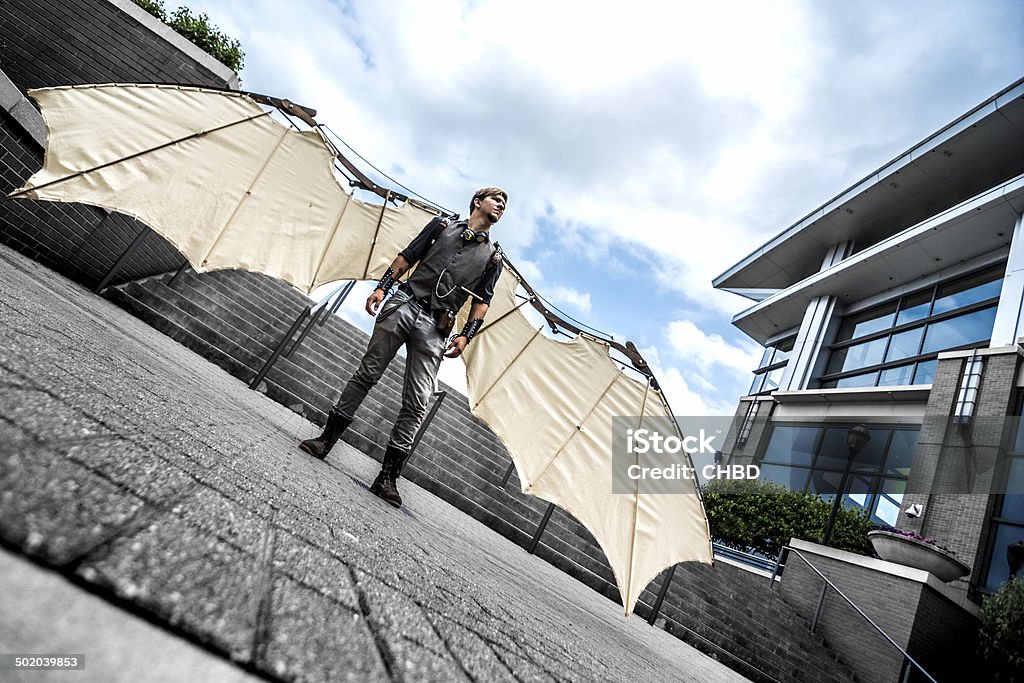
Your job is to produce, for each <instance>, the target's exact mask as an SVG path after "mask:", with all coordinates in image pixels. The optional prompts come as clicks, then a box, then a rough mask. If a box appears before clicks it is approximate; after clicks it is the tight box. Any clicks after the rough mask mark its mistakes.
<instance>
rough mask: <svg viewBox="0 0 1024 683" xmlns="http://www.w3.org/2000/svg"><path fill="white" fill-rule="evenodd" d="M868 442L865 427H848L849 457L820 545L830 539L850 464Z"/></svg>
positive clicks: (869, 434) (868, 433)
mask: <svg viewBox="0 0 1024 683" xmlns="http://www.w3.org/2000/svg"><path fill="white" fill-rule="evenodd" d="M870 440H871V432H870V431H869V430H868V428H867V426H866V425H863V424H859V425H857V426H856V427H850V431H849V432H847V434H846V449H847V451H848V452H849V455H848V456H847V459H846V467H844V468H843V478H842V479H841V480H840V481H839V491H837V492H836V498H835V500H834V501H832V510H831V511H830V512H829V513H828V522H827V523H826V524H825V534H824V535H823V536H822V537H821V544H822V545H828V542H829V539H831V538H832V527H833V526H834V525H835V523H836V515H837V514H838V513H839V506H840V505H841V504H842V502H843V494H844V493H845V492H846V481H847V479H848V478H849V476H850V463H851V462H852V461H853V459H854V458H855V457H857V454H858V453H860V452H861V451H862V450H863V449H864V446H866V445H867V443H868V441H870Z"/></svg>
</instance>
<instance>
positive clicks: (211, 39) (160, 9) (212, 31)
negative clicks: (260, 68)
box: [134, 0, 245, 72]
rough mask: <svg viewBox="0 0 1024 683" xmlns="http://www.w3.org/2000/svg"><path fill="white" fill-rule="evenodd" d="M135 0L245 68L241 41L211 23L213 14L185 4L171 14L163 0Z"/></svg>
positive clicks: (219, 57) (228, 61)
mask: <svg viewBox="0 0 1024 683" xmlns="http://www.w3.org/2000/svg"><path fill="white" fill-rule="evenodd" d="M134 2H135V4H136V5H138V6H139V7H141V8H142V9H144V10H146V11H147V12H149V13H150V14H152V15H153V16H154V17H156V18H157V19H159V20H160V21H162V22H164V23H165V24H167V25H168V26H170V27H171V28H173V29H174V30H175V31H177V32H178V33H179V34H181V35H182V36H184V37H185V38H188V39H189V40H190V41H192V43H194V44H195V45H196V47H198V48H199V49H201V50H203V51H204V52H206V54H208V55H210V56H211V57H213V58H214V59H216V60H217V61H219V62H221V63H222V64H224V65H225V66H227V67H228V68H230V69H231V70H232V71H236V72H237V71H241V70H242V65H243V64H244V62H245V53H244V52H242V48H241V43H239V42H238V40H235V39H233V38H229V37H228V36H226V35H224V34H223V33H221V31H220V29H218V28H217V27H216V26H214V25H212V24H211V23H210V18H209V17H208V16H206V15H205V14H202V13H200V14H198V15H196V14H192V10H190V9H189V8H187V7H184V6H181V7H178V9H176V10H174V12H173V13H171V14H170V15H168V14H167V10H165V9H164V3H163V0H134Z"/></svg>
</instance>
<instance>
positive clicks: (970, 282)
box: [932, 266, 1003, 315]
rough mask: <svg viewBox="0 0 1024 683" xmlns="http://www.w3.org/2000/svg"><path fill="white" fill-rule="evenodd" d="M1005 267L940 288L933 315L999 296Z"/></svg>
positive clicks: (977, 274)
mask: <svg viewBox="0 0 1024 683" xmlns="http://www.w3.org/2000/svg"><path fill="white" fill-rule="evenodd" d="M1002 274H1003V267H1002V266H1000V267H999V268H991V269H989V270H986V271H982V272H980V273H976V274H974V275H971V276H968V277H965V278H963V279H962V280H957V281H955V282H950V283H947V284H944V285H940V286H939V290H938V292H936V294H935V307H934V308H933V309H932V315H938V314H939V313H945V312H946V311H952V310H955V309H957V308H963V307H964V306H970V305H971V304H976V303H978V302H979V301H985V300H987V299H992V298H994V297H997V296H999V290H1000V289H1001V288H1002V286H1003V279H1002Z"/></svg>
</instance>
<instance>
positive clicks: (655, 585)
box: [105, 271, 853, 681]
mask: <svg viewBox="0 0 1024 683" xmlns="http://www.w3.org/2000/svg"><path fill="white" fill-rule="evenodd" d="M170 281H171V276H170V275H165V276H159V277H154V278H149V279H147V280H144V281H138V282H131V283H128V284H125V285H121V286H118V287H116V288H110V289H108V290H106V292H105V296H106V297H107V298H108V299H110V300H111V301H113V302H114V303H116V304H117V305H119V306H121V307H122V308H124V309H126V310H127V311H129V312H131V313H132V314H134V315H135V316H137V317H139V318H141V319H142V320H144V321H145V322H147V323H148V324H150V325H151V326H153V327H154V328H156V329H158V330H160V331H161V332H163V333H164V334H166V335H168V336H170V337H171V338H173V339H175V340H176V341H178V342H179V343H181V344H183V345H184V346H186V347H187V348H189V349H191V350H193V351H195V352H196V353H198V354H200V355H202V356H203V357H204V358H206V359H207V360H209V361H211V362H213V363H215V364H216V365H218V366H220V367H221V368H223V369H224V370H226V371H227V372H229V373H230V374H232V375H234V376H235V377H238V378H239V379H241V380H242V381H244V382H246V383H249V382H251V381H252V380H253V378H254V377H256V375H257V374H258V373H259V371H260V369H261V368H262V367H263V365H264V363H265V361H266V360H267V359H268V358H269V357H270V356H271V354H272V352H273V349H274V348H275V347H276V346H277V344H278V342H279V341H280V340H281V339H282V338H283V337H284V336H285V335H286V334H287V332H288V330H289V329H290V328H291V326H292V324H293V323H294V322H295V320H296V318H298V317H299V316H300V315H301V314H302V312H303V311H304V310H305V308H306V307H307V306H309V305H310V304H311V301H310V300H309V299H308V298H307V297H306V296H305V295H304V294H302V293H301V292H299V291H298V290H296V289H294V288H292V287H290V286H288V285H286V284H283V283H281V282H279V281H277V280H274V279H272V278H270V277H267V276H263V275H259V274H254V273H248V272H245V271H219V272H213V273H205V274H201V275H198V274H195V273H191V272H187V273H185V274H183V275H182V276H181V277H179V278H177V280H176V281H174V282H173V285H169V284H168V283H169V282H170ZM307 324H308V322H307ZM301 332H302V328H300V330H299V331H298V332H297V333H296V334H295V337H298V336H299V334H301ZM366 341H367V337H366V335H365V334H364V333H363V332H362V331H360V330H358V329H357V328H355V327H353V326H352V325H350V324H348V323H347V322H345V321H344V320H341V319H340V318H338V317H336V316H330V317H329V318H328V319H326V320H325V321H324V324H323V325H315V326H314V327H313V328H312V329H311V330H310V331H309V333H308V334H307V336H306V337H305V339H304V341H303V343H302V344H301V345H300V346H298V347H297V348H296V349H295V350H294V351H293V352H292V353H291V354H290V355H284V354H283V355H282V356H281V357H280V358H279V359H278V360H277V361H276V363H275V364H274V366H273V367H272V368H271V369H270V371H269V372H268V373H267V374H266V376H265V378H264V379H263V381H262V382H261V383H260V385H259V386H258V387H257V390H259V391H261V392H263V393H264V394H266V396H268V397H269V398H271V399H273V400H275V401H277V402H279V403H281V404H283V405H286V406H288V407H289V408H291V409H292V410H294V411H295V412H297V413H299V414H301V415H303V416H305V417H306V418H308V419H310V420H311V421H313V422H316V423H317V424H323V423H324V421H325V419H326V412H327V410H328V409H329V408H330V406H331V405H333V403H334V402H335V400H336V399H337V397H338V394H339V392H340V389H341V386H342V384H343V383H344V381H346V380H347V379H348V377H349V375H350V374H351V373H352V371H353V370H355V366H356V363H357V362H358V360H359V358H360V357H361V355H362V352H363V351H364V350H365V347H366ZM286 348H288V347H286ZM404 369H405V368H404V359H403V358H402V357H401V356H399V357H398V358H396V359H395V362H393V363H392V364H391V366H390V367H389V368H388V370H387V372H386V373H385V375H384V377H383V378H382V379H381V381H380V383H379V384H378V386H377V387H375V388H374V389H373V390H372V391H371V392H370V394H369V395H368V396H367V399H366V401H365V403H364V404H363V407H362V408H361V409H360V411H359V414H358V415H357V416H356V420H355V421H354V422H353V424H352V426H351V427H350V428H349V429H348V430H347V431H346V433H345V435H344V437H343V438H344V440H345V441H347V442H348V443H350V444H352V445H354V446H355V447H357V448H358V449H360V450H361V451H363V452H365V453H367V454H369V455H370V456H371V457H374V458H376V459H378V460H379V459H380V458H381V456H382V454H383V450H384V445H385V444H386V442H387V438H388V433H389V431H390V428H391V424H392V421H393V419H394V416H395V415H396V414H397V412H398V408H399V405H400V396H401V384H402V377H403V373H404ZM442 388H443V389H447V390H448V395H447V396H446V397H445V399H444V401H443V403H442V404H441V407H440V410H439V411H438V412H437V415H436V416H435V418H434V420H433V422H432V423H431V425H430V427H429V428H428V429H427V430H426V432H425V433H424V435H423V438H422V441H421V442H420V444H419V446H418V447H417V449H416V452H415V454H414V455H413V457H412V458H411V459H410V461H409V463H408V465H407V466H406V469H405V472H404V473H403V476H407V477H408V478H409V479H410V480H411V481H412V482H414V483H415V484H416V485H418V486H420V487H422V488H424V489H426V490H428V491H430V492H432V493H434V494H435V495H437V496H438V497H440V498H442V499H444V500H446V501H447V502H449V503H450V504H451V505H453V506H455V507H456V508H458V509H459V510H461V511H463V512H464V513H466V514H468V515H470V516H471V517H473V518H474V519H476V520H478V521H480V522H481V523H483V524H485V525H486V526H488V527H490V528H491V529H493V530H494V531H496V532H498V533H500V534H501V535H503V536H505V537H506V538H508V539H510V540H512V541H513V542H515V543H516V544H518V545H520V546H523V547H526V546H528V545H529V543H530V541H531V539H532V537H533V535H534V533H535V531H536V530H537V528H538V524H539V523H540V520H541V518H542V517H543V515H544V512H545V510H546V509H547V503H546V502H545V501H542V500H540V499H538V498H534V497H532V496H526V495H524V494H522V493H520V491H519V481H518V478H517V476H516V474H515V472H513V473H512V476H511V478H510V479H509V481H508V484H507V486H506V487H502V486H501V480H502V478H503V476H504V474H505V472H506V470H507V469H508V466H509V464H510V462H511V460H510V457H509V455H508V452H507V450H506V449H505V447H504V445H503V444H502V443H501V442H500V441H499V440H498V439H497V437H495V436H494V434H493V433H491V432H490V430H488V429H487V427H486V426H485V425H484V424H483V423H482V422H480V420H478V419H477V418H476V417H474V416H473V415H472V414H471V413H470V412H469V406H468V403H467V401H466V399H465V397H463V396H461V395H460V394H459V393H457V392H455V391H453V390H451V389H450V388H449V387H444V386H443V387H442ZM305 436H308V435H299V434H296V444H297V442H298V440H299V439H300V438H303V437H305ZM328 457H330V456H328ZM535 552H536V554H537V555H538V556H539V557H541V558H543V559H544V560H546V561H548V562H550V563H551V564H553V565H554V566H556V567H558V568H559V569H561V570H562V571H564V572H566V573H568V574H570V575H571V576H573V577H574V578H576V579H578V580H580V581H582V582H583V583H585V584H586V585H588V586H590V587H591V588H593V589H594V590H596V591H598V592H599V593H601V594H602V595H604V596H606V597H608V598H609V599H611V600H613V601H616V602H618V601H619V596H618V589H617V588H616V586H615V582H614V578H613V576H612V572H611V568H610V567H609V566H608V564H607V562H606V560H605V558H604V554H603V553H602V552H601V550H600V548H599V547H598V545H597V543H596V542H595V541H594V539H593V536H591V534H590V533H589V532H588V531H587V530H586V529H585V528H583V526H582V525H580V524H579V523H578V522H576V520H575V519H573V518H572V517H570V516H568V515H567V514H565V513H564V512H563V511H562V510H560V509H558V508H556V509H555V511H554V513H553V514H552V515H551V519H550V521H549V523H548V525H547V527H546V529H545V531H544V533H543V535H542V536H541V538H540V542H539V544H538V545H537V548H536V551H535ZM664 578H665V574H663V575H662V576H660V577H658V579H657V580H655V581H654V582H652V583H651V585H650V586H649V587H648V590H646V591H645V592H644V593H643V594H642V595H641V597H640V601H639V602H638V604H637V607H636V615H637V616H639V617H641V618H646V617H647V616H648V615H649V614H650V613H651V609H652V608H651V606H652V605H653V604H654V603H655V601H656V596H657V594H658V591H659V590H660V588H661V586H662V582H663V580H664ZM767 587H768V579H767V578H766V577H764V576H763V575H761V574H757V573H752V572H750V571H747V570H745V569H741V568H738V567H736V566H733V565H731V564H726V563H724V562H721V561H719V562H717V563H716V564H715V566H714V567H708V566H706V565H696V564H691V563H687V564H680V565H677V567H676V570H675V577H674V579H673V580H672V582H671V585H670V586H669V590H668V592H667V595H666V597H665V599H664V602H663V604H662V606H661V609H660V613H659V614H660V615H659V617H658V621H657V624H658V625H659V626H662V627H663V628H665V630H667V631H669V632H671V633H673V634H675V635H677V636H678V637H680V638H682V639H683V640H685V641H687V642H689V643H690V644H692V645H694V646H695V647H697V648H698V649H700V650H702V651H704V652H706V653H708V654H710V655H712V656H714V657H716V658H718V659H720V660H721V661H722V662H723V663H724V664H726V665H728V666H730V667H732V668H733V669H735V670H736V671H738V672H740V673H742V674H743V675H745V676H747V677H748V678H751V679H752V680H757V681H775V680H777V681H790V680H800V681H845V680H852V679H853V675H852V673H851V671H850V669H849V668H848V667H846V666H845V665H843V664H842V663H840V662H838V661H837V660H836V658H835V656H834V655H833V654H832V653H831V651H830V650H828V649H827V648H826V647H825V646H824V645H823V643H822V642H821V639H820V638H818V637H816V636H813V635H812V634H810V633H809V632H808V628H807V623H806V621H805V620H803V619H801V618H799V617H796V616H795V615H794V611H793V608H792V607H790V606H789V605H788V604H786V603H785V602H784V601H782V600H781V598H779V597H778V596H777V595H776V594H775V593H774V592H769V591H768V590H767Z"/></svg>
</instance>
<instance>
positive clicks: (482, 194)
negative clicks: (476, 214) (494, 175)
mask: <svg viewBox="0 0 1024 683" xmlns="http://www.w3.org/2000/svg"><path fill="white" fill-rule="evenodd" d="M498 195H501V197H502V199H504V200H505V203H506V204H507V203H508V192H505V190H503V189H501V188H500V187H481V188H480V189H479V190H477V191H476V192H474V193H473V198H472V199H470V200H469V212H470V213H473V209H474V208H475V207H474V206H473V202H475V201H476V200H478V199H486V198H487V197H497V196H498Z"/></svg>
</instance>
